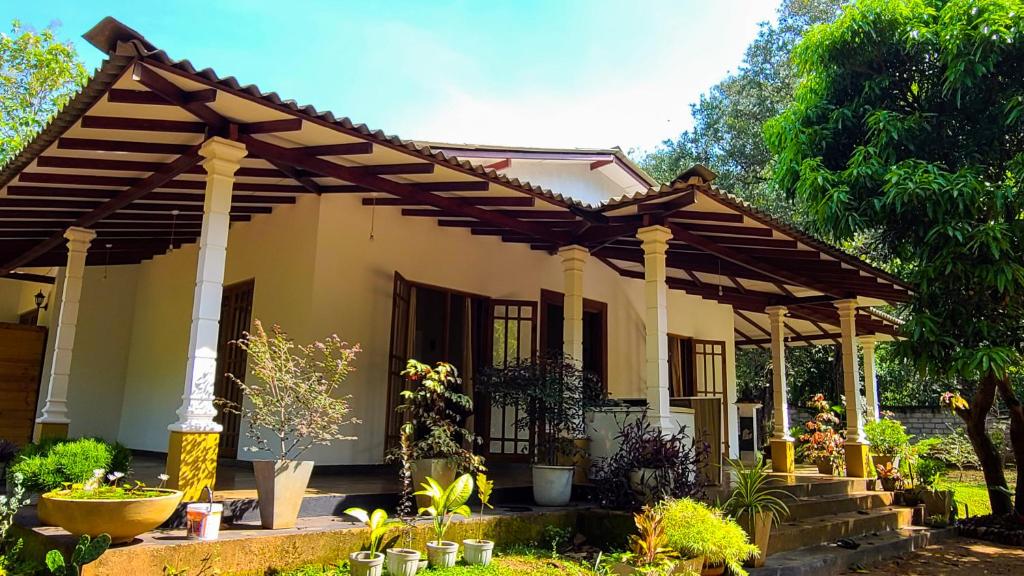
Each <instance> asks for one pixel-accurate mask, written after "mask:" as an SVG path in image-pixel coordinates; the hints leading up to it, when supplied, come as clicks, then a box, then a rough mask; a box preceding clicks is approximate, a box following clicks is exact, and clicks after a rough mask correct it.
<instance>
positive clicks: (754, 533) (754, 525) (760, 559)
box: [739, 512, 772, 568]
mask: <svg viewBox="0 0 1024 576" xmlns="http://www.w3.org/2000/svg"><path fill="white" fill-rule="evenodd" d="M739 524H740V526H742V527H743V530H744V531H745V532H746V533H747V536H748V537H749V538H750V541H751V542H752V543H753V544H754V545H755V546H757V549H758V550H760V551H761V553H760V554H758V555H757V556H754V557H753V558H748V559H747V561H746V562H745V564H746V565H747V566H753V567H754V568H760V567H761V566H764V561H765V558H767V557H768V540H769V538H770V536H771V533H772V515H771V514H769V513H767V512H758V513H757V514H754V515H753V517H751V515H750V514H747V513H744V514H741V515H740V518H739Z"/></svg>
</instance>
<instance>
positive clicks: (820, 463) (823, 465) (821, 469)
mask: <svg viewBox="0 0 1024 576" xmlns="http://www.w3.org/2000/svg"><path fill="white" fill-rule="evenodd" d="M814 465H815V466H817V467H818V474H824V475H826V476H835V475H836V467H835V466H833V465H832V461H831V460H828V459H823V460H815V462H814Z"/></svg>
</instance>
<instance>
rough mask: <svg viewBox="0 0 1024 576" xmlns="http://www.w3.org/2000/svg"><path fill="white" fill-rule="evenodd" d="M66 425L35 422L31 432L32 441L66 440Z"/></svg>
mask: <svg viewBox="0 0 1024 576" xmlns="http://www.w3.org/2000/svg"><path fill="white" fill-rule="evenodd" d="M67 437H68V424H61V423H57V422H36V425H35V428H34V429H33V431H32V441H33V442H39V441H41V440H47V439H50V438H61V439H63V438H67Z"/></svg>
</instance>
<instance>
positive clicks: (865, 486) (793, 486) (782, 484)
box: [772, 476, 874, 498]
mask: <svg viewBox="0 0 1024 576" xmlns="http://www.w3.org/2000/svg"><path fill="white" fill-rule="evenodd" d="M869 484H871V485H873V484H874V481H873V480H871V481H869V480H868V479H866V478H834V477H816V478H805V477H800V476H796V477H794V476H779V477H777V479H776V480H774V481H773V482H772V487H773V488H778V489H780V490H784V491H786V492H789V493H790V494H791V495H793V496H794V497H796V498H813V497H815V496H837V495H846V494H860V493H863V492H869V491H870V488H871V486H869Z"/></svg>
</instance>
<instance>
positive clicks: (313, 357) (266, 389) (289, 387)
mask: <svg viewBox="0 0 1024 576" xmlns="http://www.w3.org/2000/svg"><path fill="white" fill-rule="evenodd" d="M254 327H255V330H254V332H253V333H252V334H250V333H248V332H244V333H243V335H242V338H241V339H240V340H238V341H236V342H234V343H233V344H235V345H236V346H238V347H239V348H241V349H242V350H244V351H245V352H246V353H247V354H248V355H249V368H250V371H251V372H252V375H253V376H254V377H255V378H250V379H249V381H245V380H242V379H241V378H240V376H241V375H238V374H228V375H227V376H228V378H230V379H231V380H232V381H233V382H235V383H236V384H238V386H239V388H241V389H242V392H243V393H244V394H245V396H246V398H247V399H248V402H247V403H246V405H244V406H239V405H237V404H235V403H232V402H228V401H226V400H218V404H220V405H222V406H224V407H225V409H227V410H231V411H234V412H237V413H240V414H243V415H244V416H245V417H246V423H247V424H248V429H247V430H246V435H247V436H248V437H249V438H250V439H251V440H253V442H254V443H255V446H252V447H249V448H246V450H249V451H252V452H258V451H266V452H269V453H270V454H271V455H273V456H274V457H275V458H276V459H277V460H280V461H285V460H298V459H299V457H300V456H302V454H303V453H305V452H306V450H309V449H310V448H311V447H312V446H314V445H316V444H324V445H328V444H330V443H331V441H332V440H352V439H354V438H353V437H351V436H346V435H344V434H341V432H340V431H339V429H340V428H341V426H343V425H345V424H358V423H359V420H357V419H355V418H350V417H349V415H348V414H349V403H348V401H349V398H350V397H349V396H341V397H338V396H337V391H338V388H339V387H340V386H341V383H342V382H343V381H344V380H345V378H346V377H347V376H348V375H349V373H350V372H351V371H352V370H354V369H355V368H353V367H352V363H353V362H354V361H355V357H356V354H358V353H359V352H360V349H359V345H358V344H356V345H354V346H349V344H348V343H347V342H343V341H342V340H341V338H338V336H337V335H332V336H331V337H329V338H327V339H326V340H324V341H322V342H320V341H315V342H313V343H311V344H308V345H305V346H303V345H299V344H296V343H295V342H294V341H292V340H291V338H289V337H288V334H287V333H285V332H284V330H282V329H281V327H280V326H276V325H275V326H274V327H273V328H271V334H269V335H268V334H267V332H266V331H265V330H264V329H263V324H261V323H260V321H259V320H256V321H255V323H254Z"/></svg>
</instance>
